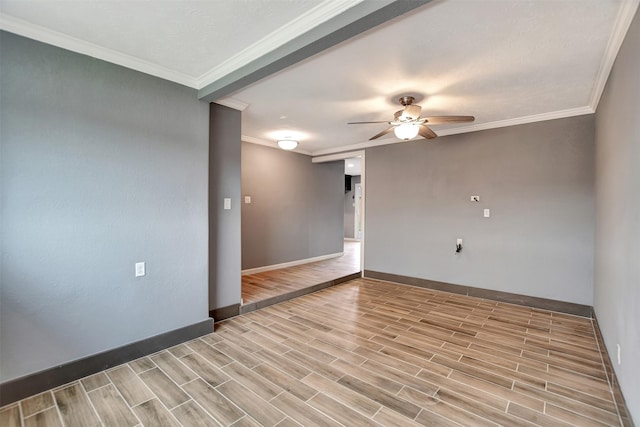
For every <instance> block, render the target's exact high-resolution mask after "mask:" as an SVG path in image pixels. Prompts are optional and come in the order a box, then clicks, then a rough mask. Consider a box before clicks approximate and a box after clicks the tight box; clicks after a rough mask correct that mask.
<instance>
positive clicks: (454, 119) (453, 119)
mask: <svg viewBox="0 0 640 427" xmlns="http://www.w3.org/2000/svg"><path fill="white" fill-rule="evenodd" d="M423 118H424V120H425V123H430V124H432V125H439V124H440V123H464V122H472V121H474V120H475V119H476V118H475V117H473V116H429V117H423Z"/></svg>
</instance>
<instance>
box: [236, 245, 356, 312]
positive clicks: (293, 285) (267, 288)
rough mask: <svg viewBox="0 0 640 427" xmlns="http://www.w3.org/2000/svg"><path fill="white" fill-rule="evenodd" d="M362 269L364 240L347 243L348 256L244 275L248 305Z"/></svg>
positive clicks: (244, 300)
mask: <svg viewBox="0 0 640 427" xmlns="http://www.w3.org/2000/svg"><path fill="white" fill-rule="evenodd" d="M359 271H360V242H344V255H342V256H341V257H336V258H331V259H327V260H324V261H317V262H312V263H308V264H302V265H297V266H294V267H287V268H280V269H278V270H271V271H265V272H262V273H256V274H247V275H244V276H242V300H243V303H244V304H250V303H253V302H257V301H263V300H266V299H269V298H272V297H275V296H279V295H284V294H287V293H291V292H294V291H298V290H300V289H304V288H308V287H311V286H313V285H317V284H319V283H324V282H328V281H330V280H335V279H337V278H339V277H343V276H347V275H349V274H353V273H357V272H359Z"/></svg>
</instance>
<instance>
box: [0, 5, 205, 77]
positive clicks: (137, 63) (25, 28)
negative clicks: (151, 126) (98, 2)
mask: <svg viewBox="0 0 640 427" xmlns="http://www.w3.org/2000/svg"><path fill="white" fill-rule="evenodd" d="M0 30H4V31H8V32H10V33H14V34H17V35H19V36H23V37H28V38H30V39H33V40H37V41H40V42H43V43H47V44H50V45H53V46H57V47H60V48H63V49H66V50H70V51H72V52H76V53H80V54H82V55H87V56H91V57H93V58H97V59H101V60H103V61H107V62H111V63H113V64H116V65H121V66H123V67H126V68H130V69H132V70H136V71H140V72H142V73H145V74H149V75H152V76H155V77H159V78H161V79H165V80H169V81H172V82H174V83H178V84H181V85H184V86H188V87H190V88H193V89H197V88H196V79H195V78H194V77H192V76H189V75H187V74H184V73H180V72H178V71H174V70H171V69H169V68H166V67H162V66H160V65H157V64H154V63H152V62H148V61H144V60H142V59H138V58H136V57H133V56H130V55H126V54H124V53H120V52H117V51H115V50H111V49H107V48H105V47H102V46H99V45H97V44H93V43H90V42H87V41H84V40H80V39H78V38H75V37H71V36H68V35H66V34H63V33H59V32H57V31H53V30H50V29H48V28H44V27H41V26H39V25H35V24H32V23H29V22H27V21H23V20H21V19H18V18H14V17H13V16H10V15H6V14H0Z"/></svg>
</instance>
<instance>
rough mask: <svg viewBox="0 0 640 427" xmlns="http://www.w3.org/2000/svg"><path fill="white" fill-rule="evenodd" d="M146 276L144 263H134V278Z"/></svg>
mask: <svg viewBox="0 0 640 427" xmlns="http://www.w3.org/2000/svg"><path fill="white" fill-rule="evenodd" d="M145 274H146V271H145V265H144V262H136V277H141V276H144V275H145Z"/></svg>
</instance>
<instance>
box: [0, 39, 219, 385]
mask: <svg viewBox="0 0 640 427" xmlns="http://www.w3.org/2000/svg"><path fill="white" fill-rule="evenodd" d="M0 44H1V48H0V51H1V53H0V55H1V57H0V67H1V71H0V93H1V95H0V96H1V98H0V104H1V105H2V109H1V112H0V124H1V126H0V128H1V130H0V141H1V148H0V183H1V184H0V185H1V198H0V202H1V207H0V216H1V217H2V223H1V228H0V232H1V236H0V241H1V242H2V243H1V244H2V249H1V252H2V255H1V261H0V262H1V264H0V360H1V361H0V371H1V380H2V381H7V380H10V379H14V378H17V377H20V376H24V375H26V374H30V373H34V372H36V371H39V370H43V369H46V368H50V367H52V366H56V365H59V364H62V363H65V362H69V361H72V360H75V359H78V358H81V357H84V356H88V355H92V354H95V353H98V352H101V351H104V350H108V349H112V348H114V347H119V346H122V345H125V344H128V343H131V342H134V341H138V340H141V339H144V338H148V337H151V336H154V335H157V334H161V333H163V332H166V331H170V330H173V329H176V328H180V327H184V326H187V325H191V324H193V323H196V322H200V321H202V320H204V319H207V318H208V311H207V301H206V298H207V151H208V148H207V147H208V144H207V131H208V128H207V123H208V116H207V111H208V107H207V104H205V103H202V102H199V101H198V100H197V98H196V91H194V90H192V89H188V88H185V87H183V86H180V85H177V84H174V83H169V82H166V81H164V80H161V79H158V78H155V77H151V76H148V75H145V74H142V73H138V72H135V71H131V70H127V69H125V68H122V67H119V66H116V65H112V64H108V63H105V62H102V61H99V60H96V59H92V58H89V57H86V56H82V55H78V54H76V53H72V52H69V51H65V50H62V49H59V48H56V47H52V46H49V45H45V44H42V43H39V42H35V41H31V40H28V39H25V38H21V37H18V36H15V35H12V34H9V33H4V32H3V33H0ZM138 261H145V262H146V268H147V275H146V276H145V277H140V278H135V277H134V263H135V262H138Z"/></svg>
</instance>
